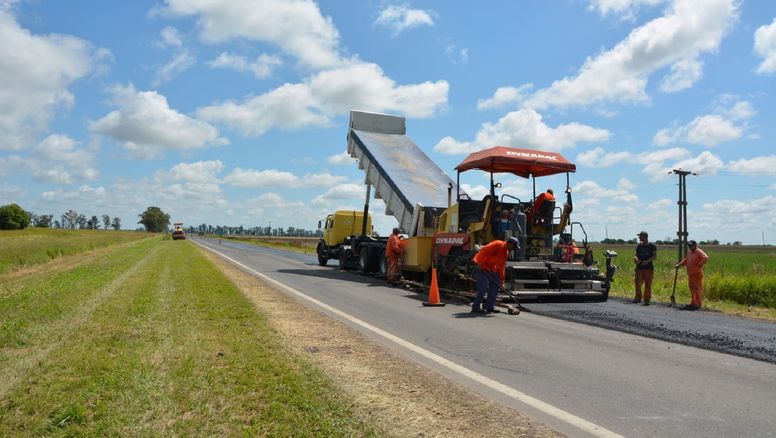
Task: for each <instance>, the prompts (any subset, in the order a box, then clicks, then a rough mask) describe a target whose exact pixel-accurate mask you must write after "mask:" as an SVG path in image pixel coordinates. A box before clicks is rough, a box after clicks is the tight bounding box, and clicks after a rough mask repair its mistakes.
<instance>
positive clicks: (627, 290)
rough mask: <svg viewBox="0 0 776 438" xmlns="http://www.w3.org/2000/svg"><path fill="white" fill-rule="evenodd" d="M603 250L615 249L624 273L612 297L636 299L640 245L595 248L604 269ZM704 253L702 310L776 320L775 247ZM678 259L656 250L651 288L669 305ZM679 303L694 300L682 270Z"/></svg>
mask: <svg viewBox="0 0 776 438" xmlns="http://www.w3.org/2000/svg"><path fill="white" fill-rule="evenodd" d="M605 249H612V250H614V251H616V252H617V254H618V258H617V262H616V264H617V265H618V266H619V268H620V269H619V271H618V272H617V274H616V275H615V282H614V284H613V286H612V292H611V293H612V295H615V296H625V297H631V296H633V294H634V284H633V283H634V269H635V265H634V264H633V261H632V260H633V256H634V255H635V252H636V245H601V244H597V245H594V246H593V250H594V251H595V254H596V260H597V261H598V262H599V265H600V266H604V263H605V261H604V257H603V250H605ZM701 249H702V250H703V251H704V252H705V253H706V254H707V255H708V256H709V262H708V264H707V265H706V266H705V267H704V277H703V282H704V293H703V296H704V306H709V307H711V308H717V309H718V310H729V311H732V312H734V313H744V314H746V313H750V314H751V313H760V314H769V315H770V316H771V317H776V312H775V311H774V309H776V247H761V246H733V245H730V246H728V245H720V246H704V247H701ZM677 258H678V250H677V248H676V246H658V258H657V260H656V261H655V263H654V265H655V278H654V280H653V283H652V292H653V296H654V297H655V299H657V300H660V301H668V300H669V297H670V295H671V289H672V288H673V284H674V264H676V262H677ZM676 300H677V302H680V303H689V301H690V292H689V289H688V288H687V275H686V270H685V268H684V267H682V268H680V269H679V276H678V281H677V283H676ZM767 309H769V310H767Z"/></svg>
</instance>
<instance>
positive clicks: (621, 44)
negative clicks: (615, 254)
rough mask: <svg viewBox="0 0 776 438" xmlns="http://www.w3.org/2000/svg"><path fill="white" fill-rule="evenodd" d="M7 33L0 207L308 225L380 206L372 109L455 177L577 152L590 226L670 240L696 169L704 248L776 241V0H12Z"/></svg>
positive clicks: (523, 194) (479, 179)
mask: <svg viewBox="0 0 776 438" xmlns="http://www.w3.org/2000/svg"><path fill="white" fill-rule="evenodd" d="M0 40H2V41H3V44H2V45H1V46H0V79H1V80H0V82H1V83H2V89H0V179H1V180H2V185H1V186H0V204H7V203H11V202H15V203H18V204H20V205H22V206H23V207H24V208H25V209H27V210H30V211H33V212H34V213H37V214H53V215H54V216H55V217H57V218H58V217H59V216H60V215H61V214H62V213H64V212H65V211H67V210H68V209H74V210H77V211H78V212H80V213H83V214H86V215H87V216H91V215H97V216H98V217H100V216H101V215H103V214H108V215H110V216H118V217H120V218H121V220H122V223H123V227H124V228H130V229H133V228H135V226H136V222H137V215H138V214H139V213H141V212H142V211H143V210H145V208H146V207H147V206H150V205H155V206H158V207H160V208H162V210H164V211H165V212H167V213H169V214H170V215H171V217H172V219H173V220H174V221H182V222H184V223H186V224H187V225H189V224H190V225H196V224H200V223H209V224H213V225H217V224H222V225H243V226H246V227H251V226H257V225H259V226H266V225H269V223H270V222H271V223H272V225H273V227H274V226H278V225H282V226H286V227H287V226H293V227H301V228H307V229H313V228H315V226H316V224H317V221H318V220H319V219H321V218H322V217H324V216H325V214H326V212H329V211H331V210H334V209H338V208H358V209H360V208H362V206H363V202H364V195H365V186H364V184H363V181H364V175H363V173H362V172H361V171H360V170H358V168H357V166H356V165H355V164H354V162H353V160H352V159H349V158H348V157H347V156H346V155H345V154H344V151H345V148H346V135H347V124H348V112H349V110H351V109H359V110H366V111H373V112H382V113H388V114H395V115H402V116H405V117H406V118H407V129H408V135H409V136H410V137H412V138H413V139H414V140H415V143H417V144H418V145H419V146H420V147H421V148H422V149H423V150H424V151H425V152H426V153H427V154H428V155H429V156H430V157H431V159H432V160H433V161H434V162H436V163H437V164H438V165H439V167H440V168H442V169H443V170H445V171H446V172H448V174H449V175H450V176H451V177H452V178H453V179H455V174H454V170H453V168H454V167H455V166H456V165H457V164H458V163H459V162H460V161H462V160H463V158H464V157H465V156H466V154H468V153H469V152H473V151H476V150H480V149H483V148H486V147H490V146H496V145H502V146H513V147H523V148H532V149H541V150H551V151H555V152H560V153H561V154H563V155H564V156H565V157H566V158H568V159H569V160H571V161H573V162H575V163H576V164H577V172H576V173H575V174H572V178H571V186H572V189H573V196H574V205H575V210H574V216H573V219H574V220H575V221H580V222H582V223H583V224H584V225H585V228H586V229H587V231H588V234H589V235H590V237H591V238H592V239H594V240H600V239H602V238H604V237H606V236H607V235H608V236H609V237H614V238H625V239H630V238H633V237H635V234H636V233H637V232H638V231H639V230H642V229H645V230H648V231H650V235H651V237H652V239H653V240H654V239H665V238H673V237H674V236H675V233H676V228H677V225H676V223H677V205H676V201H677V192H678V190H677V182H678V179H677V177H676V176H674V175H670V174H669V172H670V170H671V169H675V168H682V169H685V170H689V171H693V172H695V173H697V176H690V177H688V178H687V181H688V188H687V199H688V201H689V206H688V222H689V226H688V228H689V231H690V238H695V239H697V240H708V239H719V240H720V241H722V242H733V241H743V242H744V243H761V242H762V241H763V239H764V240H765V241H766V243H776V147H774V145H775V142H776V123H774V121H776V104H774V97H776V96H774V95H775V94H776V2H773V1H770V0H759V1H752V0H741V1H734V0H696V1H692V0H674V1H670V0H590V1H583V0H552V1H546V2H516V1H486V2H438V1H437V2H432V1H406V2H394V1H382V0H380V1H377V0H374V1H335V0H331V1H319V2H312V1H290V0H287V1H279V0H231V1H228V2H223V1H217V0H169V1H131V2H127V1H107V0H106V1H99V2H94V1H82V0H71V1H67V2H54V1H48V2H47V1H23V0H0ZM461 181H462V183H463V184H465V186H464V187H465V188H466V189H467V191H468V192H469V193H470V194H471V195H472V196H473V197H479V196H482V195H484V194H485V191H486V185H487V179H486V176H485V175H483V174H480V173H477V172H468V173H465V174H463V175H462V180H461ZM497 181H500V182H501V183H502V184H503V189H502V191H503V192H504V193H509V194H512V195H514V196H517V197H519V198H521V199H527V198H529V197H530V196H531V190H532V189H531V184H530V181H527V180H523V179H519V178H517V177H511V176H506V175H502V176H499V177H498V178H497ZM564 185H565V178H562V179H561V178H554V177H553V178H545V179H540V180H538V181H537V189H539V190H542V189H544V188H546V187H553V188H555V189H556V191H559V190H562V189H563V187H564ZM371 206H372V211H373V212H376V213H378V214H377V216H378V217H377V218H376V220H375V222H376V225H377V229H378V231H381V232H383V233H385V232H387V231H388V230H389V229H390V228H391V227H392V226H394V225H395V223H396V222H395V220H394V219H393V218H392V217H386V216H383V215H381V214H379V213H381V212H382V209H383V208H384V207H383V205H382V204H381V201H376V200H373V201H371Z"/></svg>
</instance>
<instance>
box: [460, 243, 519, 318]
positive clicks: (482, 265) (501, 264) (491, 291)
mask: <svg viewBox="0 0 776 438" xmlns="http://www.w3.org/2000/svg"><path fill="white" fill-rule="evenodd" d="M517 249H520V241H519V240H517V238H516V237H510V238H509V239H507V241H506V242H505V241H503V240H494V241H492V242H490V243H489V244H487V245H485V246H484V247H482V248H481V249H480V250H479V252H477V254H476V255H475V256H474V263H476V264H477V272H476V276H475V279H476V280H477V295H476V296H475V298H474V303H473V304H472V313H498V312H499V311H498V310H497V309H496V298H498V290H499V287H501V286H502V285H503V284H504V275H505V271H506V266H507V257H509V253H510V251H514V250H517ZM486 296H487V299H486V301H485V309H484V310H483V309H482V307H481V305H482V299H483V298H484V297H486Z"/></svg>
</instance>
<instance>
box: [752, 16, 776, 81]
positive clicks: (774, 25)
mask: <svg viewBox="0 0 776 438" xmlns="http://www.w3.org/2000/svg"><path fill="white" fill-rule="evenodd" d="M754 51H755V52H757V54H758V55H760V57H762V58H763V62H761V63H760V65H759V66H757V73H760V74H770V73H773V72H776V18H774V19H773V21H771V24H767V25H763V26H760V27H758V28H757V30H756V31H755V33H754Z"/></svg>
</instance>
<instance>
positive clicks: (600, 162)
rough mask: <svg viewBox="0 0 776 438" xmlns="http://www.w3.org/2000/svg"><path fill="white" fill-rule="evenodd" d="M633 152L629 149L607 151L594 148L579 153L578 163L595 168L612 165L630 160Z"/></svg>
mask: <svg viewBox="0 0 776 438" xmlns="http://www.w3.org/2000/svg"><path fill="white" fill-rule="evenodd" d="M631 158H633V154H632V153H630V152H627V151H618V152H607V151H605V150H604V149H603V148H593V149H590V150H588V151H585V152H581V153H579V154H578V155H577V160H576V162H577V164H579V165H581V166H587V167H593V168H605V167H611V166H614V165H615V164H622V163H625V162H628V161H629V160H630V159H631Z"/></svg>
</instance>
